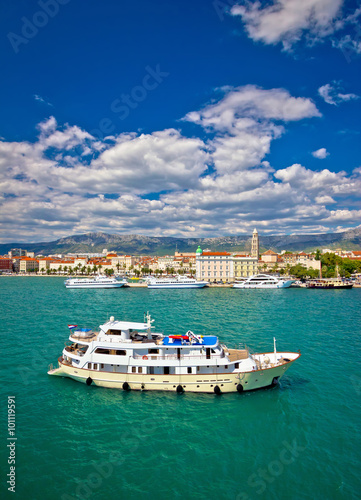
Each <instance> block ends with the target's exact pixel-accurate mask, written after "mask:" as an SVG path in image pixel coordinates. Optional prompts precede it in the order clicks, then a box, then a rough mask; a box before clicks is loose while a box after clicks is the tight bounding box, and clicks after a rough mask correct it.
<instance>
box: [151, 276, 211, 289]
mask: <svg viewBox="0 0 361 500" xmlns="http://www.w3.org/2000/svg"><path fill="white" fill-rule="evenodd" d="M208 285H209V283H208V281H197V280H196V279H194V278H188V277H187V276H176V277H175V278H148V279H147V286H148V288H204V287H205V286H208Z"/></svg>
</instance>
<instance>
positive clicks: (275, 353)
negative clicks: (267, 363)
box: [273, 337, 277, 363]
mask: <svg viewBox="0 0 361 500" xmlns="http://www.w3.org/2000/svg"><path fill="white" fill-rule="evenodd" d="M273 352H274V357H275V360H274V362H275V363H277V350H276V337H273Z"/></svg>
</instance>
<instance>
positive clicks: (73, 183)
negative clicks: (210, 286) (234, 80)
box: [0, 86, 361, 241]
mask: <svg viewBox="0 0 361 500" xmlns="http://www.w3.org/2000/svg"><path fill="white" fill-rule="evenodd" d="M318 116H320V113H319V111H318V110H317V108H316V106H315V105H314V103H313V102H312V101H311V100H310V99H307V98H304V97H298V98H296V97H293V96H291V95H290V94H289V93H288V92H287V91H286V90H284V89H271V90H265V89H260V88H259V87H255V86H247V87H239V88H236V89H234V88H230V87H228V88H223V90H222V96H221V97H220V99H219V100H218V101H214V102H213V103H212V104H210V105H208V106H206V107H204V108H203V109H201V110H196V111H194V112H192V113H189V114H188V115H187V116H186V119H187V120H189V121H192V122H193V123H197V124H199V125H200V126H202V127H203V128H204V131H205V133H206V134H207V132H208V131H210V134H209V136H208V137H209V138H208V140H206V141H202V140H201V139H199V138H194V137H193V138H192V137H185V136H184V135H182V133H181V132H180V131H179V130H175V129H166V130H161V131H158V132H153V133H149V134H140V135H139V134H136V133H128V134H120V135H118V136H114V137H113V138H112V139H111V140H104V141H99V140H98V139H96V138H94V137H92V136H91V135H90V134H89V133H88V132H86V131H84V130H82V129H81V128H79V127H77V126H74V125H73V126H71V125H67V124H66V125H65V126H62V127H59V126H58V124H57V122H56V120H55V118H54V117H50V118H49V119H48V120H46V121H44V122H42V123H40V124H39V126H38V129H39V132H40V133H39V137H38V140H37V141H35V142H34V143H30V142H6V141H3V142H1V141H0V189H1V191H2V192H3V193H4V195H3V196H2V197H1V198H0V203H1V214H2V226H3V229H4V233H5V234H6V240H7V241H16V240H17V241H20V240H22V241H34V240H35V239H37V240H38V241H39V240H43V241H46V240H51V239H55V238H58V237H62V236H67V235H69V234H74V233H82V232H88V231H106V232H110V233H123V234H126V233H140V234H149V235H173V236H176V235H179V236H182V235H183V236H192V235H196V236H205V235H210V236H216V235H224V234H242V233H243V234H244V233H249V232H250V231H252V230H253V228H254V227H255V226H256V227H259V228H261V230H262V231H263V232H267V231H274V232H275V231H279V232H290V231H292V232H306V231H307V232H310V231H312V230H313V231H317V230H319V228H321V227H322V228H323V227H326V228H327V227H329V228H332V227H338V225H340V223H341V222H342V217H344V220H345V221H346V223H347V222H348V221H349V220H350V219H349V218H348V217H350V214H353V215H355V214H356V212H355V211H352V209H351V208H349V207H348V206H345V205H343V204H342V203H341V202H340V200H346V201H347V200H349V199H350V198H352V197H354V198H356V197H358V196H359V193H360V192H361V169H359V168H356V169H354V171H353V172H352V174H350V175H348V174H346V173H345V172H337V173H336V172H331V171H329V170H327V169H325V170H321V171H317V172H316V171H312V170H310V169H308V168H307V167H305V166H302V165H299V164H294V165H291V166H289V167H287V168H283V169H281V170H276V169H275V168H274V166H273V165H272V166H271V165H270V163H269V162H268V161H267V160H266V157H267V155H268V153H269V152H270V150H271V147H272V141H273V140H275V139H279V138H280V137H281V136H282V134H285V133H286V127H287V123H288V122H290V121H293V122H295V121H296V120H303V119H307V118H313V117H318ZM321 149H322V148H321ZM345 203H346V202H345ZM330 204H332V206H333V208H334V211H330V210H329V209H328V207H327V206H328V205H330ZM351 205H352V204H351ZM333 221H335V222H333ZM340 221H341V222H340ZM333 225H334V226H333ZM35 235H36V236H35Z"/></svg>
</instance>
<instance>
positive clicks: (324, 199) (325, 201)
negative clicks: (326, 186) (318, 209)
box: [315, 195, 336, 205]
mask: <svg viewBox="0 0 361 500" xmlns="http://www.w3.org/2000/svg"><path fill="white" fill-rule="evenodd" d="M315 202H316V203H319V204H320V205H329V204H330V203H336V201H335V200H334V199H333V198H331V196H327V195H325V196H316V197H315Z"/></svg>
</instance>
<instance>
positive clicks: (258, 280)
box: [233, 274, 294, 288]
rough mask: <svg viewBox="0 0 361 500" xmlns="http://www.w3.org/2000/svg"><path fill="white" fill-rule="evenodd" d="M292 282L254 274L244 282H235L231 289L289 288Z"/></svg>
mask: <svg viewBox="0 0 361 500" xmlns="http://www.w3.org/2000/svg"><path fill="white" fill-rule="evenodd" d="M293 282H294V280H285V279H282V278H279V277H277V276H271V275H270V274H256V275H255V276H251V277H249V278H248V279H246V280H244V281H239V282H235V284H234V285H233V288H289V287H290V286H291V285H292V283H293Z"/></svg>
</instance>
